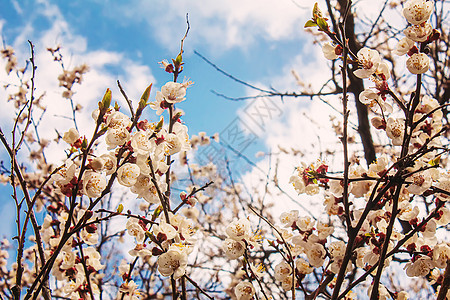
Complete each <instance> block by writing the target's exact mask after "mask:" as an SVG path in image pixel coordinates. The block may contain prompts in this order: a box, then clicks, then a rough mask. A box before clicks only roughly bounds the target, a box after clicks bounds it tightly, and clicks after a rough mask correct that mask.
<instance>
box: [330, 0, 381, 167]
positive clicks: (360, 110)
mask: <svg viewBox="0 0 450 300" xmlns="http://www.w3.org/2000/svg"><path fill="white" fill-rule="evenodd" d="M338 3H339V6H340V13H341V14H344V10H345V8H346V7H347V0H338ZM345 25H346V26H345V35H346V37H347V39H348V46H349V48H350V50H351V51H352V52H353V53H357V52H358V51H359V49H361V44H360V43H359V42H358V41H357V39H356V36H355V20H354V17H353V14H352V13H349V14H348V17H347V20H346V24H345ZM348 75H349V78H350V85H349V87H348V91H349V92H350V93H352V94H353V96H354V98H355V103H356V112H357V114H358V133H359V135H360V137H361V142H362V144H363V148H364V158H365V159H366V162H367V165H369V164H370V163H372V162H373V161H375V159H376V155H375V147H374V145H373V140H372V134H371V133H370V122H369V117H368V111H367V107H366V106H365V105H364V104H362V103H361V102H360V101H359V94H360V93H361V92H362V91H363V90H364V83H363V80H362V79H361V78H358V77H356V76H354V75H353V69H352V68H351V69H350V70H349V72H348Z"/></svg>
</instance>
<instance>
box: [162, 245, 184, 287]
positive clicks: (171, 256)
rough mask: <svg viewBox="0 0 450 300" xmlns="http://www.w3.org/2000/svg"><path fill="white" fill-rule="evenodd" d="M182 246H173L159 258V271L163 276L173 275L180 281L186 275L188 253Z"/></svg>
mask: <svg viewBox="0 0 450 300" xmlns="http://www.w3.org/2000/svg"><path fill="white" fill-rule="evenodd" d="M184 248H185V246H183V245H181V244H172V245H171V246H170V247H169V249H168V250H167V252H165V253H163V254H161V255H160V256H159V258H158V271H159V272H160V273H161V275H163V276H171V275H173V278H174V279H178V278H180V277H181V276H183V275H184V273H185V272H186V267H187V251H186V250H185V249H184Z"/></svg>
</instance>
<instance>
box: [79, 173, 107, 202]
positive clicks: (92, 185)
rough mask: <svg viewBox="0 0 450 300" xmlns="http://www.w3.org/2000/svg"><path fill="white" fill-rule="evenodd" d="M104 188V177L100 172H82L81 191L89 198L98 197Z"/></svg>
mask: <svg viewBox="0 0 450 300" xmlns="http://www.w3.org/2000/svg"><path fill="white" fill-rule="evenodd" d="M105 188H106V178H105V177H104V176H102V175H101V174H100V173H97V172H93V171H86V172H85V173H84V174H83V193H84V194H85V195H86V196H88V197H89V198H98V197H100V196H101V194H102V192H103V190H104V189H105Z"/></svg>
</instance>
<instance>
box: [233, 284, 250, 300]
mask: <svg viewBox="0 0 450 300" xmlns="http://www.w3.org/2000/svg"><path fill="white" fill-rule="evenodd" d="M234 293H235V294H236V297H237V300H251V299H252V298H253V295H255V288H254V287H253V285H252V284H251V283H250V282H248V281H241V282H239V283H238V284H237V285H236V286H235V287H234Z"/></svg>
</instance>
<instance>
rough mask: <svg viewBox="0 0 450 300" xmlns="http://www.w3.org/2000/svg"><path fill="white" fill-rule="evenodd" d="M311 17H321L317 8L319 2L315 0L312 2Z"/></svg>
mask: <svg viewBox="0 0 450 300" xmlns="http://www.w3.org/2000/svg"><path fill="white" fill-rule="evenodd" d="M312 14H313V18H316V17H319V18H320V17H321V16H322V12H321V11H320V9H319V4H318V3H317V2H316V3H314V8H313V13H312Z"/></svg>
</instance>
